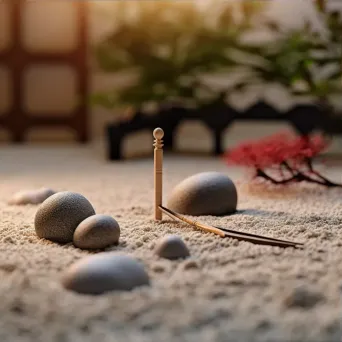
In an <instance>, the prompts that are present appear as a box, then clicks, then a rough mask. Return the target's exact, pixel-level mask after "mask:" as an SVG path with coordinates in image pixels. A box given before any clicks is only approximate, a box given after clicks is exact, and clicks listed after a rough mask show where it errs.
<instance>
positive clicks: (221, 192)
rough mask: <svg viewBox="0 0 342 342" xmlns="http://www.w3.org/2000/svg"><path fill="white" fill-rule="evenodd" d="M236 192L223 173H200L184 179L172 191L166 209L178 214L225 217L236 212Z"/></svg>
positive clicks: (231, 182)
mask: <svg viewBox="0 0 342 342" xmlns="http://www.w3.org/2000/svg"><path fill="white" fill-rule="evenodd" d="M236 206H237V191H236V187H235V185H234V183H233V181H232V180H231V179H230V178H229V177H227V176H226V175H225V174H223V173H219V172H202V173H198V174H195V175H193V176H191V177H189V178H186V179H185V180H183V181H182V182H181V183H179V184H178V185H177V186H176V187H175V188H174V189H173V191H172V193H171V195H170V197H169V201H168V208H170V209H171V210H173V211H175V212H178V213H180V214H185V215H191V216H200V215H213V216H215V215H217V216H219V215H227V214H231V213H233V212H235V211H236Z"/></svg>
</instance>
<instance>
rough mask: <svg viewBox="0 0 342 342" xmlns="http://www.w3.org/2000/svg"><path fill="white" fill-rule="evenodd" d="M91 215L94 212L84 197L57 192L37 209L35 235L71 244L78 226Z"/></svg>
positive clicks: (72, 193) (71, 193) (66, 192)
mask: <svg viewBox="0 0 342 342" xmlns="http://www.w3.org/2000/svg"><path fill="white" fill-rule="evenodd" d="M92 215H95V210H94V208H93V207H92V205H91V204H90V202H89V201H88V200H87V199H86V198H85V197H84V196H82V195H80V194H77V193H75V192H69V191H65V192H58V193H57V194H55V195H52V196H51V197H49V198H48V199H47V200H46V201H44V202H43V203H42V204H41V205H40V207H39V208H38V210H37V213H36V217H35V230H36V234H37V235H38V237H40V238H44V239H48V240H51V241H54V242H60V243H68V242H72V240H73V235H74V232H75V230H76V228H77V227H78V225H79V224H80V223H81V222H82V221H84V220H85V219H86V218H88V217H89V216H92Z"/></svg>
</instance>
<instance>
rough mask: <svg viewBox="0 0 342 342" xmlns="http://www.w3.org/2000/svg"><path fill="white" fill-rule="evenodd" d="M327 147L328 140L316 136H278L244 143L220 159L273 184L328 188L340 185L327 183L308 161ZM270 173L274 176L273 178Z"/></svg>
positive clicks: (283, 134) (282, 134)
mask: <svg viewBox="0 0 342 342" xmlns="http://www.w3.org/2000/svg"><path fill="white" fill-rule="evenodd" d="M327 146H328V141H327V140H326V139H325V138H324V137H322V136H321V135H318V134H317V135H312V136H305V137H302V136H296V135H294V134H289V133H279V134H275V135H272V136H270V137H266V138H263V139H261V140H257V141H247V142H244V143H243V144H241V145H239V146H237V147H235V148H233V149H232V150H230V151H228V152H227V153H226V154H225V157H224V158H225V160H226V162H227V163H228V164H233V165H239V166H245V167H248V168H251V169H253V168H254V171H255V176H256V178H262V179H265V180H267V181H270V182H272V183H273V184H283V185H285V184H291V183H293V182H302V181H307V182H311V183H316V184H320V185H324V186H328V187H334V186H342V185H340V184H336V183H333V182H331V181H329V180H328V179H326V178H325V177H323V176H322V175H320V174H319V173H318V172H317V171H315V170H314V169H313V165H312V158H313V157H315V156H317V155H318V154H319V153H321V152H322V151H323V150H324V149H325V148H326V147H327ZM267 170H269V171H271V174H270V173H269V172H267ZM274 174H277V175H278V177H277V178H274V176H273V175H274Z"/></svg>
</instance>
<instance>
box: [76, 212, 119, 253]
mask: <svg viewBox="0 0 342 342" xmlns="http://www.w3.org/2000/svg"><path fill="white" fill-rule="evenodd" d="M119 237H120V226H119V224H118V223H117V221H116V220H114V219H113V218H112V217H111V216H108V215H93V216H90V217H88V218H86V219H85V220H84V221H82V222H81V223H80V224H79V225H78V227H77V228H76V230H75V232H74V238H73V242H74V245H75V246H76V247H78V248H83V249H102V248H106V247H108V246H111V245H114V244H117V243H118V242H119Z"/></svg>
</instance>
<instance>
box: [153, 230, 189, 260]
mask: <svg viewBox="0 0 342 342" xmlns="http://www.w3.org/2000/svg"><path fill="white" fill-rule="evenodd" d="M155 253H156V254H157V255H158V256H160V257H161V258H165V259H180V258H186V257H188V256H190V252H189V249H188V247H187V246H186V244H185V243H184V241H183V240H182V238H181V237H179V236H177V235H167V236H165V237H163V238H162V239H160V240H159V241H158V242H157V244H156V247H155Z"/></svg>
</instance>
